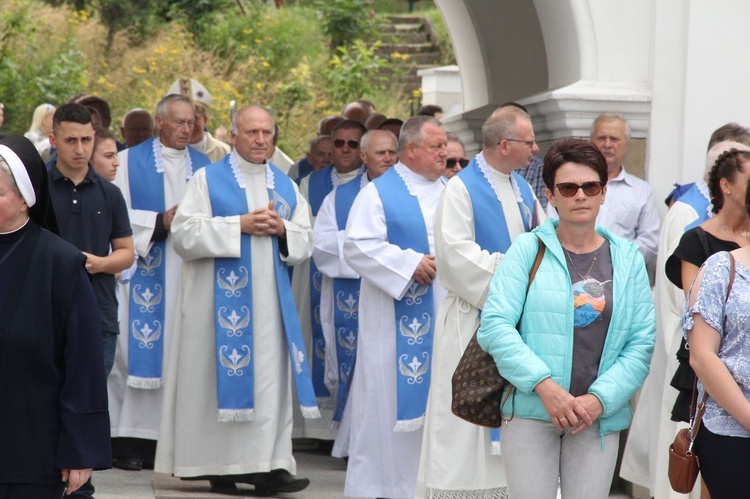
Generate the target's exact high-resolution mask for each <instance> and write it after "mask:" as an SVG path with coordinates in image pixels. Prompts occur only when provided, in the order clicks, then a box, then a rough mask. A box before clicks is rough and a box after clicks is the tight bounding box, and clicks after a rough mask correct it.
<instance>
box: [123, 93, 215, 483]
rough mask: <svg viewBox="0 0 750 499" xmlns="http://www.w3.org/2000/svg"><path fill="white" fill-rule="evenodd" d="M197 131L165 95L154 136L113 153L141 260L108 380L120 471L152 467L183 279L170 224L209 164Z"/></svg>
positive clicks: (185, 107)
mask: <svg viewBox="0 0 750 499" xmlns="http://www.w3.org/2000/svg"><path fill="white" fill-rule="evenodd" d="M194 125H195V111H194V109H193V104H192V103H191V102H190V99H189V98H187V97H185V96H182V95H168V96H166V97H164V98H163V99H162V100H160V101H159V104H158V105H157V106H156V128H157V129H158V130H159V137H154V138H150V139H148V140H146V141H144V142H142V143H141V144H139V145H137V146H135V147H131V148H128V149H125V150H124V151H120V153H119V154H118V158H119V159H120V167H119V168H118V169H117V175H116V177H115V180H114V183H115V185H117V186H118V187H119V188H120V190H121V191H122V194H123V196H124V197H125V202H126V204H127V206H128V213H129V215H130V222H131V224H132V226H133V238H134V241H135V251H136V254H137V256H138V269H137V270H136V272H135V274H134V275H133V277H132V279H131V281H130V282H129V283H127V284H121V285H120V289H119V292H120V296H121V297H122V298H121V299H120V318H121V320H120V334H119V337H118V340H117V341H118V345H117V353H116V355H115V365H114V367H113V369H112V373H111V375H110V377H109V380H108V391H109V408H110V418H111V425H112V436H113V437H126V438H127V439H126V440H125V439H120V441H119V442H118V449H117V455H116V456H115V465H116V466H117V467H120V468H122V469H128V470H140V469H141V468H142V467H143V466H144V461H146V462H147V463H149V462H152V461H153V457H152V456H153V452H154V446H155V440H157V438H158V437H159V417H160V416H161V405H162V394H163V389H162V387H163V383H162V380H163V374H164V373H165V372H166V359H167V358H168V352H167V346H168V345H169V341H170V339H171V335H172V330H173V327H174V321H173V319H174V315H175V310H176V309H177V290H178V288H179V285H180V276H181V275H182V273H181V270H180V267H181V265H182V259H181V258H180V257H179V255H177V253H175V250H174V247H173V240H172V237H171V227H172V219H173V218H174V215H175V212H176V211H177V205H178V203H179V202H180V200H181V199H182V196H183V194H184V193H185V187H186V185H187V180H188V179H189V178H190V177H191V176H192V175H193V172H194V171H195V170H197V169H199V168H201V167H203V166H205V165H207V164H208V163H210V161H209V159H208V158H207V157H206V156H204V155H203V154H201V153H199V152H198V151H196V150H194V149H192V148H191V147H189V146H188V142H189V141H190V135H191V133H192V131H193V126H194ZM143 440H148V441H151V442H150V444H149V443H148V442H143ZM146 449H148V450H146Z"/></svg>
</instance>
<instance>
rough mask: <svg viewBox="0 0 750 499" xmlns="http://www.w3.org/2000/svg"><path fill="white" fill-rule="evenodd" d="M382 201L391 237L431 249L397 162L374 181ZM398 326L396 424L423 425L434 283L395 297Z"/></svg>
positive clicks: (414, 285)
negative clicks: (397, 297)
mask: <svg viewBox="0 0 750 499" xmlns="http://www.w3.org/2000/svg"><path fill="white" fill-rule="evenodd" d="M373 183H374V184H375V186H376V187H377V189H378V193H379V195H380V199H381V200H382V202H383V210H384V212H385V222H386V227H387V229H388V241H389V242H390V243H391V244H395V245H396V246H398V247H399V248H401V249H403V250H406V249H412V250H414V251H417V252H419V253H424V254H425V255H429V254H430V244H429V241H428V239H427V228H426V227H425V223H424V218H423V216H422V209H421V208H420V206H419V200H418V199H417V197H416V196H412V195H411V194H410V193H409V190H408V188H407V186H406V184H405V183H404V181H403V179H402V178H401V177H400V176H399V174H398V172H397V171H396V168H395V167H392V168H390V169H389V170H388V171H387V172H385V173H384V174H383V175H381V176H380V177H378V178H377V179H375V180H374V181H373ZM393 305H394V310H395V328H396V329H395V330H396V366H397V372H396V385H397V386H396V391H397V409H396V427H395V428H394V431H414V430H418V429H419V428H421V427H422V424H423V423H424V415H425V410H426V408H427V394H428V392H429V389H430V367H431V366H430V357H431V356H432V340H433V335H434V322H435V321H434V320H433V319H434V318H433V315H434V312H435V306H434V298H433V291H432V285H430V286H422V285H420V284H419V283H418V282H416V281H414V282H412V284H411V285H410V286H409V289H408V290H407V291H406V294H405V295H404V296H403V298H401V299H400V300H393Z"/></svg>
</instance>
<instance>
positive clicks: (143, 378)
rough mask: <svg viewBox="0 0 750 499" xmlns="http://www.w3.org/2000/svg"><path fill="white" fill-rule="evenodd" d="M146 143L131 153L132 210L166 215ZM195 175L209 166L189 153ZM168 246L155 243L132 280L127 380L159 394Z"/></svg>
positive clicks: (193, 152) (161, 178) (161, 177)
mask: <svg viewBox="0 0 750 499" xmlns="http://www.w3.org/2000/svg"><path fill="white" fill-rule="evenodd" d="M154 140H158V139H157V138H151V139H148V140H146V141H144V142H142V143H141V144H139V145H137V146H135V147H132V148H130V149H129V152H128V178H129V186H130V206H131V208H132V209H134V210H146V211H155V212H157V213H164V212H165V211H166V210H167V209H168V207H167V206H165V200H164V174H163V173H159V172H157V171H156V166H155V165H156V159H155V158H154V150H153V141H154ZM187 149H188V154H190V160H191V161H192V164H193V171H195V170H197V169H198V168H201V167H203V166H205V165H207V164H208V163H210V160H209V159H208V158H207V157H206V156H204V155H203V154H201V153H199V152H198V151H196V150H195V149H193V148H191V147H188V148H187ZM185 181H186V182H187V180H185ZM166 264H167V254H166V241H163V240H162V241H154V243H153V244H152V245H151V250H149V252H148V254H147V255H146V256H139V257H138V268H137V270H136V272H135V274H134V275H133V278H132V279H131V280H130V297H129V301H130V313H129V317H128V324H129V329H130V334H129V337H128V379H127V384H128V386H131V387H133V388H144V389H157V388H159V386H160V385H161V374H162V359H163V354H164V334H163V333H164V317H165V314H166V304H165V301H164V291H165V287H166V266H167V265H166Z"/></svg>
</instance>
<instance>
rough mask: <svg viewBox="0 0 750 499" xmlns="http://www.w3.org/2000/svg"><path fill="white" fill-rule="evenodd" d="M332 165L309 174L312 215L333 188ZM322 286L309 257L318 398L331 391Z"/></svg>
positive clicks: (314, 379)
mask: <svg viewBox="0 0 750 499" xmlns="http://www.w3.org/2000/svg"><path fill="white" fill-rule="evenodd" d="M332 174H333V165H330V166H327V167H325V168H322V169H320V170H318V171H316V172H312V173H311V174H310V183H309V184H308V197H309V198H310V209H311V210H312V214H313V216H314V217H317V216H318V210H320V206H321V205H322V204H323V200H324V199H325V197H326V196H327V195H328V194H329V193H330V192H331V191H332V190H333V181H332V180H331V175H332ZM322 286H323V275H322V274H321V273H320V271H319V270H318V267H317V265H315V261H314V260H313V259H312V258H311V259H310V324H311V327H312V347H313V348H312V352H313V358H312V359H311V361H310V362H311V363H312V379H313V387H315V396H316V397H318V398H320V399H325V398H329V397H330V396H331V393H330V392H329V391H328V388H327V387H326V385H325V381H324V380H325V368H326V365H325V358H326V342H325V338H324V337H323V324H322V323H321V321H320V289H321V287H322Z"/></svg>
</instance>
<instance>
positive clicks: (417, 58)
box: [401, 52, 440, 66]
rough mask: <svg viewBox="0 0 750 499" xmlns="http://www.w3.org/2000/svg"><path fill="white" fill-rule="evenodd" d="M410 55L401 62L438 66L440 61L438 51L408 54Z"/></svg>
mask: <svg viewBox="0 0 750 499" xmlns="http://www.w3.org/2000/svg"><path fill="white" fill-rule="evenodd" d="M406 55H408V56H409V57H408V58H407V59H406V60H405V61H403V62H402V63H401V64H403V65H404V66H420V65H427V66H437V65H438V62H439V61H440V54H439V53H438V52H423V53H420V54H406Z"/></svg>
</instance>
